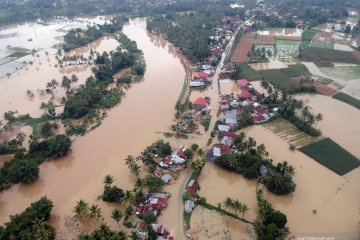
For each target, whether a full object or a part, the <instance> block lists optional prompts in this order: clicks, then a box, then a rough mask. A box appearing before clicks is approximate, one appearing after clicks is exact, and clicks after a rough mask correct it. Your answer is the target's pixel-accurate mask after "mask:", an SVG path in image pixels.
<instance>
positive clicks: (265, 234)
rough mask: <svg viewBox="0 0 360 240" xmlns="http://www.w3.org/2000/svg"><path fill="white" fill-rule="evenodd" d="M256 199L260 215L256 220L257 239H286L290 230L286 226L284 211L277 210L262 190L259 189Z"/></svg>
mask: <svg viewBox="0 0 360 240" xmlns="http://www.w3.org/2000/svg"><path fill="white" fill-rule="evenodd" d="M256 199H257V205H258V215H257V217H256V219H255V222H254V229H255V232H256V234H257V239H259V240H268V239H286V238H287V235H288V234H289V230H288V228H287V227H285V225H286V223H287V217H286V215H285V214H283V213H282V212H280V211H278V210H275V209H274V208H273V206H272V204H271V203H270V202H269V201H267V200H266V199H264V196H263V192H262V190H257V192H256Z"/></svg>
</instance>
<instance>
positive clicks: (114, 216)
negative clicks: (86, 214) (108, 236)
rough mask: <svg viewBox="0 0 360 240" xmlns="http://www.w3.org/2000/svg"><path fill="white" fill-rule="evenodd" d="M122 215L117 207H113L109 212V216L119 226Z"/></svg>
mask: <svg viewBox="0 0 360 240" xmlns="http://www.w3.org/2000/svg"><path fill="white" fill-rule="evenodd" d="M122 217H123V214H122V212H121V211H120V210H119V209H117V208H115V209H114V210H113V211H112V212H111V218H112V219H114V221H116V222H117V224H118V226H119V228H120V220H121V218H122Z"/></svg>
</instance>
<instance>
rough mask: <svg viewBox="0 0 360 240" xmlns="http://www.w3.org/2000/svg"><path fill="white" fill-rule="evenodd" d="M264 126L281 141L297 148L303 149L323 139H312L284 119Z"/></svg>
mask: <svg viewBox="0 0 360 240" xmlns="http://www.w3.org/2000/svg"><path fill="white" fill-rule="evenodd" d="M262 126H264V127H266V128H268V129H270V130H271V131H272V132H273V133H275V134H276V135H277V136H279V137H280V138H281V139H283V140H285V141H286V142H288V143H289V144H293V145H295V146H296V147H303V146H306V145H309V144H311V143H315V142H317V141H319V140H321V139H323V137H322V136H320V137H312V136H310V135H308V134H306V133H304V132H302V131H300V130H299V129H298V128H297V127H295V126H294V125H292V124H291V123H290V122H288V121H287V120H285V119H282V118H279V119H275V120H274V121H271V122H268V123H265V124H262Z"/></svg>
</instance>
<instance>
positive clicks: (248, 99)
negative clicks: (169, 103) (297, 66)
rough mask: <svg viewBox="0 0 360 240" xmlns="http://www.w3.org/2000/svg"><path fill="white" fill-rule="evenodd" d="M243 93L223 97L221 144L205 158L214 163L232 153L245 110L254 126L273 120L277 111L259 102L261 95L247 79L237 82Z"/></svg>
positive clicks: (215, 145) (219, 132) (214, 147)
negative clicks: (258, 98)
mask: <svg viewBox="0 0 360 240" xmlns="http://www.w3.org/2000/svg"><path fill="white" fill-rule="evenodd" d="M237 84H238V85H239V86H240V88H241V93H240V94H237V95H223V96H221V103H220V112H221V114H223V117H224V118H223V121H222V123H221V124H218V125H217V132H218V137H219V143H216V144H214V145H213V146H212V147H211V148H210V149H209V150H208V151H207V152H206V156H205V158H206V159H207V160H209V161H214V160H216V158H218V157H220V156H221V155H223V154H225V153H227V152H228V151H230V149H231V148H232V147H233V146H234V143H235V139H236V135H235V133H234V131H236V130H237V129H238V128H239V127H240V128H241V126H240V125H239V120H241V118H242V117H243V115H242V114H243V112H244V111H245V109H246V110H247V111H248V112H249V114H250V117H251V120H252V122H253V123H254V124H259V123H263V122H266V121H269V120H271V119H272V117H273V116H274V115H275V112H276V111H277V109H270V110H269V108H268V106H266V105H264V104H261V103H259V102H258V101H257V96H258V95H259V93H258V92H257V91H256V90H255V89H254V88H253V86H252V85H251V84H250V82H249V81H247V80H246V79H240V80H237Z"/></svg>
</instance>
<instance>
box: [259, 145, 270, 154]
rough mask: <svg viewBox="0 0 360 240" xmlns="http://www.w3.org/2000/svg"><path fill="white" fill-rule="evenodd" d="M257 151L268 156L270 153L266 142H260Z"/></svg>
mask: <svg viewBox="0 0 360 240" xmlns="http://www.w3.org/2000/svg"><path fill="white" fill-rule="evenodd" d="M256 153H257V154H258V155H260V156H268V155H269V153H268V152H267V151H266V148H265V145H264V144H260V145H258V146H257V147H256Z"/></svg>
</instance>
